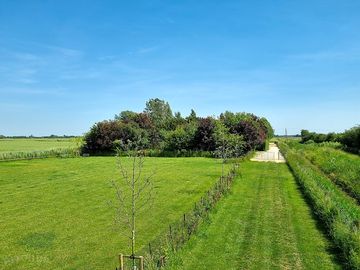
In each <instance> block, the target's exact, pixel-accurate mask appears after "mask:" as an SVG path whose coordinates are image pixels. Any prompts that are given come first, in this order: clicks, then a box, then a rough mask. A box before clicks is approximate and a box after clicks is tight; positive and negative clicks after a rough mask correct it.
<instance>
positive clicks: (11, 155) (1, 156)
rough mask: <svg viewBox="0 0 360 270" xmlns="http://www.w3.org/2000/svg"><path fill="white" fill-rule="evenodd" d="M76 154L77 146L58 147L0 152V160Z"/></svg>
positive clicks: (71, 155) (77, 154)
mask: <svg viewBox="0 0 360 270" xmlns="http://www.w3.org/2000/svg"><path fill="white" fill-rule="evenodd" d="M76 156H79V149H78V148H59V149H51V150H43V151H31V152H5V153H0V161H6V160H21V159H36V158H49V157H61V158H65V157H76Z"/></svg>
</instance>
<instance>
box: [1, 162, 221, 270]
mask: <svg viewBox="0 0 360 270" xmlns="http://www.w3.org/2000/svg"><path fill="white" fill-rule="evenodd" d="M153 168H155V169H156V174H155V176H154V177H153V180H154V184H155V187H156V188H155V194H156V196H155V201H154V204H153V206H152V208H151V209H150V210H149V211H146V212H145V213H144V214H143V216H141V217H140V218H139V220H138V230H139V232H138V240H139V241H138V247H139V248H140V249H141V247H143V246H145V245H147V243H148V242H149V241H150V240H151V239H153V238H154V237H156V236H157V235H158V234H160V233H161V232H162V231H165V230H166V229H167V226H168V224H169V223H171V222H173V221H175V220H177V219H178V218H179V217H181V215H182V213H184V212H186V211H188V210H189V209H191V208H192V207H193V205H194V202H195V201H197V200H199V198H200V197H201V195H203V193H204V192H205V191H206V190H208V189H209V188H210V186H211V185H212V184H213V183H214V182H215V180H216V179H217V178H218V177H219V176H220V174H221V164H220V163H219V162H218V161H216V160H214V159H206V158H146V161H145V168H144V173H145V174H146V175H147V174H149V173H150V172H152V170H153ZM118 175H119V172H118V170H117V167H116V159H115V158H114V157H89V158H74V159H71V158H69V159H55V158H49V159H44V160H28V161H12V162H1V163H0V232H1V233H0V269H115V266H116V265H117V264H116V262H117V261H116V256H117V254H118V253H120V252H129V250H128V247H127V241H128V240H127V239H126V237H125V236H124V234H123V233H122V232H120V231H118V230H116V227H115V226H114V211H113V209H112V208H111V207H110V206H109V205H108V203H107V202H108V201H109V200H110V199H113V198H114V192H115V191H114V189H113V188H112V187H111V185H110V180H111V179H114V178H116V177H118Z"/></svg>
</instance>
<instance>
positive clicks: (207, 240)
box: [167, 162, 341, 270]
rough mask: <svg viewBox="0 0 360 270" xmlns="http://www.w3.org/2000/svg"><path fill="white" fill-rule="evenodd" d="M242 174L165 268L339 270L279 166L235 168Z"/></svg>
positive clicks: (288, 175)
mask: <svg viewBox="0 0 360 270" xmlns="http://www.w3.org/2000/svg"><path fill="white" fill-rule="evenodd" d="M241 171H242V176H241V177H238V178H237V179H236V182H235V184H234V187H233V189H232V192H231V194H230V195H229V196H227V197H226V198H225V199H224V200H223V201H221V202H220V203H219V205H218V206H217V207H216V209H215V211H214V212H213V213H212V214H211V215H210V219H209V220H210V221H209V222H208V223H204V224H203V225H202V226H201V228H200V230H199V231H198V233H197V234H196V236H195V237H193V238H192V239H191V240H190V241H189V242H188V243H187V244H186V246H185V247H184V249H182V250H181V251H180V252H179V253H177V254H175V255H174V256H173V257H172V259H171V263H170V265H169V267H168V268H167V269H173V270H174V269H191V270H196V269H204V270H205V269H207V270H211V269H214V270H218V269H234V270H235V269H340V268H341V267H340V266H339V265H338V263H337V262H336V257H335V255H334V254H332V253H331V250H332V249H333V247H332V245H331V243H330V242H329V241H328V240H327V238H326V237H325V235H324V234H323V233H322V230H321V229H320V228H319V224H318V223H317V222H316V221H315V219H314V217H313V215H312V212H311V209H310V207H309V206H308V204H307V203H306V201H305V200H304V198H303V196H302V194H301V191H300V190H299V189H298V186H297V184H296V182H295V179H294V177H293V176H292V175H291V173H290V171H289V169H288V167H287V166H286V165H285V164H274V163H255V162H254V163H250V162H245V163H243V164H241Z"/></svg>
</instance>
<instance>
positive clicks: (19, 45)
mask: <svg viewBox="0 0 360 270" xmlns="http://www.w3.org/2000/svg"><path fill="white" fill-rule="evenodd" d="M359 14H360V1H358V0H354V1H347V0H343V1H338V0H336V1H335V0H327V1H319V0H313V1H307V0H296V1H285V0H282V1H280V0H274V1H268V0H263V1H259V0H252V1H250V0H248V1H239V0H236V1H231V0H227V1H212V0H206V1H205V0H198V1H190V0H188V1H187V0H184V1H152V0H146V1H135V0H134V1H76V0H72V1H65V0H62V1H55V0H54V1H45V0H42V1H31V0H26V1H25V0H23V1H16V0H2V1H0V134H4V135H30V134H34V135H49V134H60V135H62V134H75V135H78V134H82V133H84V132H86V131H87V130H88V129H89V127H90V126H91V125H92V124H94V123H95V122H97V121H101V120H103V119H110V118H113V117H114V114H116V113H118V112H120V111H122V110H127V109H129V110H134V111H142V110H143V108H144V105H145V102H146V100H148V99H149V98H155V97H159V98H162V99H165V100H167V101H169V103H170V105H171V107H172V109H173V111H180V112H181V113H182V114H183V115H185V116H186V115H188V114H189V112H190V109H191V108H194V109H195V110H196V111H197V112H198V115H201V116H206V115H218V114H219V113H220V112H223V111H225V110H230V111H234V112H236V111H239V112H241V111H246V112H253V113H255V114H257V115H260V116H265V117H267V118H268V119H269V120H270V122H271V123H272V125H273V127H274V128H275V131H276V133H278V134H283V133H284V129H285V128H287V130H288V133H298V132H299V131H300V129H309V130H313V131H317V132H329V131H336V132H340V131H343V130H344V129H347V128H350V127H352V126H354V125H356V124H360V31H359V29H360V16H359Z"/></svg>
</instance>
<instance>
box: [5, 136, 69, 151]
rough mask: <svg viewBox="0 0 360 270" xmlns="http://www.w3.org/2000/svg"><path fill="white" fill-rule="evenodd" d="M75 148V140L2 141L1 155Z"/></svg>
mask: <svg viewBox="0 0 360 270" xmlns="http://www.w3.org/2000/svg"><path fill="white" fill-rule="evenodd" d="M74 147H76V142H75V139H74V138H24V139H9V138H6V139H0V153H9V152H33V151H44V150H51V149H59V148H61V149H64V148H74Z"/></svg>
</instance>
